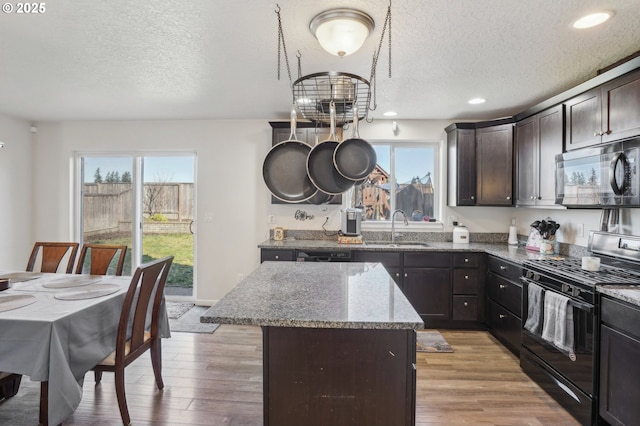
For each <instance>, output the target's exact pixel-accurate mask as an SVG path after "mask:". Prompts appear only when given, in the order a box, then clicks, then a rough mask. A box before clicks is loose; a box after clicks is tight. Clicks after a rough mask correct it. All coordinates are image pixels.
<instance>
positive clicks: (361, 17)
mask: <svg viewBox="0 0 640 426" xmlns="http://www.w3.org/2000/svg"><path fill="white" fill-rule="evenodd" d="M374 25H375V24H374V22H373V18H371V16H369V15H367V14H366V13H364V12H361V11H359V10H355V9H330V10H326V11H324V12H322V13H319V14H318V15H316V16H315V17H314V18H313V19H312V20H311V23H310V24H309V29H310V30H311V32H312V33H313V35H314V36H315V37H316V38H317V39H318V42H319V43H320V45H321V46H322V48H323V49H324V50H326V51H327V52H329V53H331V54H332V55H336V56H340V57H343V56H347V55H351V54H352V53H355V52H357V51H358V49H360V48H361V47H362V45H363V44H364V42H365V41H366V39H367V37H369V34H370V33H371V31H373V28H374Z"/></svg>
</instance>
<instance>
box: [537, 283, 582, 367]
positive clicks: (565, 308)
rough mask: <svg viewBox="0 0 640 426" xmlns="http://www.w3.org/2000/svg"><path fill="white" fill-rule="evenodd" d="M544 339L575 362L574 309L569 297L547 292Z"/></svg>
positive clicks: (545, 298)
mask: <svg viewBox="0 0 640 426" xmlns="http://www.w3.org/2000/svg"><path fill="white" fill-rule="evenodd" d="M542 338H543V339H544V340H546V341H547V342H549V343H551V344H552V345H553V346H555V347H556V348H558V349H559V350H560V351H562V352H564V353H565V354H566V355H567V356H568V357H569V358H571V359H572V360H575V356H576V355H575V352H574V336H573V308H572V307H571V305H570V301H569V298H568V297H566V296H563V295H562V294H558V293H554V292H551V291H547V292H545V295H544V321H543V326H542Z"/></svg>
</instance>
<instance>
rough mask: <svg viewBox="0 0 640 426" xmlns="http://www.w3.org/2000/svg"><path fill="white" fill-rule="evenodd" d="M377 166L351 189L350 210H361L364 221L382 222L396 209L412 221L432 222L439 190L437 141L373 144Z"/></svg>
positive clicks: (436, 210) (435, 212)
mask: <svg viewBox="0 0 640 426" xmlns="http://www.w3.org/2000/svg"><path fill="white" fill-rule="evenodd" d="M371 145H372V146H373V147H374V149H375V151H376V155H377V157H378V158H377V159H378V164H377V166H376V168H375V169H374V170H373V172H372V173H371V174H370V175H369V177H368V178H367V180H366V181H365V182H364V183H362V184H360V185H356V186H355V187H354V190H353V191H352V194H351V203H350V204H351V207H355V208H360V209H362V211H363V220H364V221H367V222H383V221H389V220H390V219H391V213H392V212H394V211H395V210H397V209H400V210H402V211H404V212H405V213H406V215H407V219H408V220H409V221H412V222H416V223H417V222H419V223H423V222H429V220H431V221H434V219H435V217H436V214H437V213H438V205H437V204H438V199H439V192H440V187H439V183H438V182H437V180H438V175H437V172H438V170H437V165H438V161H439V144H438V143H437V142H405V143H396V142H393V143H390V142H372V143H371Z"/></svg>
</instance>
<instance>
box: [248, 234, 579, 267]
mask: <svg viewBox="0 0 640 426" xmlns="http://www.w3.org/2000/svg"><path fill="white" fill-rule="evenodd" d="M425 244H426V245H418V244H407V245H402V244H401V243H400V246H399V247H391V246H382V245H380V244H371V243H369V244H367V243H365V244H339V243H337V242H336V241H332V240H283V241H274V240H267V241H264V242H262V243H260V244H259V245H258V247H259V248H266V249H269V248H278V249H300V250H361V251H399V252H405V251H420V252H429V251H438V252H460V251H464V252H482V253H488V254H491V255H493V256H498V257H500V258H503V259H505V260H510V261H512V262H515V263H517V264H522V262H524V261H525V260H528V259H539V258H541V257H544V256H545V255H541V254H540V253H538V252H535V251H529V250H526V249H525V248H524V247H522V246H510V245H508V244H506V243H469V244H455V243H451V242H444V241H427V242H425ZM565 257H568V256H565Z"/></svg>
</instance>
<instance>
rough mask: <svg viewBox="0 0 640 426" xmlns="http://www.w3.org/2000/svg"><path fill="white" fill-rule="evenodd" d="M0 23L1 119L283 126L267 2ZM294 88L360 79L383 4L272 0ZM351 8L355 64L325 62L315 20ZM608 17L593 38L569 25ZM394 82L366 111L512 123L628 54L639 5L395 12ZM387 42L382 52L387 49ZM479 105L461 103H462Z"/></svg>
mask: <svg viewBox="0 0 640 426" xmlns="http://www.w3.org/2000/svg"><path fill="white" fill-rule="evenodd" d="M45 4H46V11H45V12H44V13H43V14H39V15H34V14H31V15H25V14H22V15H19V14H16V13H15V12H14V13H10V14H7V13H2V14H0V112H2V113H5V114H9V115H12V116H16V117H20V118H24V119H27V120H32V121H41V120H85V119H125V120H126V119H277V118H280V119H281V118H287V117H288V111H289V108H290V104H291V92H290V89H289V87H290V86H289V79H288V77H287V71H286V68H285V67H284V62H283V69H282V76H281V79H280V80H277V74H276V71H277V19H276V15H275V13H274V10H275V8H276V2H271V1H265V0H244V1H238V0H236V1H227V2H222V1H211V0H189V1H184V0H140V1H136V2H131V1H128V0H110V1H106V2H89V1H77V0H75V1H73V0H57V1H54V2H47V3H45ZM278 4H279V5H280V7H281V16H282V22H283V27H284V32H285V41H286V45H287V49H288V53H289V60H290V63H291V71H292V73H293V79H294V80H295V79H296V78H297V76H298V70H297V62H296V52H297V51H298V50H299V51H300V53H301V55H302V59H301V62H302V74H303V75H306V74H311V73H315V72H322V71H343V72H348V73H353V74H357V75H361V76H363V77H364V78H367V79H368V78H369V75H370V72H371V58H372V55H373V52H374V50H375V49H376V47H377V45H378V43H379V41H380V33H381V30H382V24H383V22H384V17H385V14H386V8H387V5H388V3H387V2H385V1H382V0H369V1H357V0H351V1H341V0H329V1H326V0H323V1H317V0H316V1H314V0H279V1H278ZM332 7H353V8H357V9H360V10H362V11H365V12H367V13H369V14H370V15H371V16H372V17H373V18H374V20H375V22H376V28H375V30H374V33H373V35H372V36H371V37H370V38H369V39H368V40H367V42H366V44H365V46H364V47H363V48H362V49H361V50H360V51H359V52H357V53H356V54H354V55H351V56H349V57H346V58H342V59H339V58H337V57H334V56H331V55H329V54H328V53H325V52H324V51H323V50H322V49H321V48H320V47H319V45H318V43H317V41H316V40H315V38H314V37H313V36H312V34H311V33H310V32H309V30H308V25H309V21H310V20H311V18H312V17H313V16H314V15H316V14H317V13H319V12H321V11H323V10H326V9H329V8H332ZM601 9H607V10H612V11H614V12H615V15H614V17H613V19H611V20H610V21H609V22H607V23H605V24H604V25H602V26H600V27H596V28H593V29H589V30H582V31H577V30H574V29H572V28H571V27H570V24H571V23H572V21H574V20H575V19H577V18H578V17H580V16H581V15H583V14H585V13H587V12H591V11H595V10H601ZM392 14H393V17H392V18H393V20H392V22H393V27H392V28H393V33H392V36H393V39H392V40H393V57H392V67H393V68H392V71H393V75H392V78H388V77H387V54H386V52H385V51H383V53H382V54H381V57H380V62H379V65H378V70H377V74H378V88H377V92H376V94H377V103H378V108H377V109H376V110H375V111H374V112H372V113H370V116H372V117H374V118H380V117H382V112H384V111H387V110H395V111H397V112H398V117H397V118H398V119H438V118H450V119H464V118H475V119H489V118H498V117H503V116H508V115H512V114H515V113H517V112H521V111H523V110H525V109H526V108H528V107H530V106H532V105H535V104H537V103H538V102H540V101H543V100H545V99H547V98H549V97H551V96H553V95H555V94H558V93H560V92H562V91H564V90H566V89H568V88H571V87H572V86H575V85H577V84H579V83H582V82H584V81H586V80H588V79H589V78H591V77H594V76H595V75H596V71H597V70H598V69H601V68H603V67H606V66H608V65H609V64H611V63H614V62H616V61H618V60H620V59H622V58H624V57H626V56H628V55H631V54H632V53H634V52H636V51H638V50H640V25H638V22H639V18H640V1H638V0H605V1H603V0H599V1H595V0H561V1H558V0H538V1H535V2H530V1H516V0H482V1H478V0H456V1H451V0H429V1H425V0H393V2H392ZM385 43H386V41H385ZM477 96H480V97H484V98H486V99H487V102H486V103H485V104H483V105H476V106H472V105H468V104H467V100H468V99H470V98H472V97H477Z"/></svg>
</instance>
